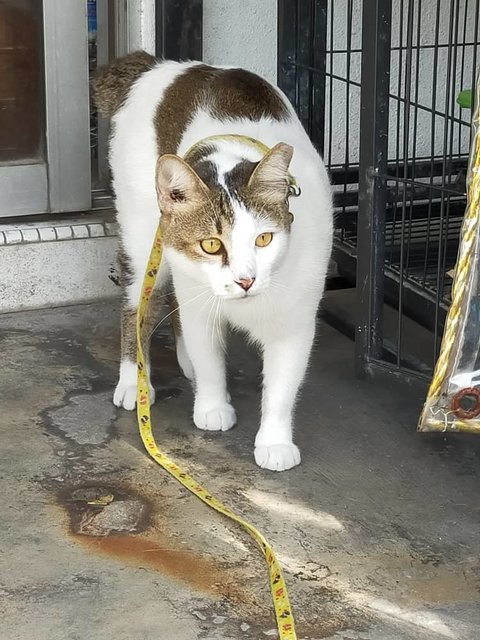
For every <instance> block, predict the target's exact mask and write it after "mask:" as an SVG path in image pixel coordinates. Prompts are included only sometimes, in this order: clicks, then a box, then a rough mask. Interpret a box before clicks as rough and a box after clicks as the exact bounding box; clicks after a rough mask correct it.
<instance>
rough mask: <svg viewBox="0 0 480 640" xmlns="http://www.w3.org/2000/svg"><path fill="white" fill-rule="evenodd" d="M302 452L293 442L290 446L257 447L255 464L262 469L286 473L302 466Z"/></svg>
mask: <svg viewBox="0 0 480 640" xmlns="http://www.w3.org/2000/svg"><path fill="white" fill-rule="evenodd" d="M300 461H301V457H300V451H299V449H298V447H297V446H296V445H294V444H293V442H291V443H289V444H271V445H263V444H262V445H257V446H256V447H255V462H256V463H257V464H258V466H259V467H262V469H269V470H270V471H286V470H287V469H291V468H292V467H296V466H297V464H300Z"/></svg>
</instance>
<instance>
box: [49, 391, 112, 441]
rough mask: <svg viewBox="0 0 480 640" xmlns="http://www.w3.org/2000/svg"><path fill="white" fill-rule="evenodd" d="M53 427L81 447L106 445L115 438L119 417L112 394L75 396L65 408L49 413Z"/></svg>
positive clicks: (50, 410)
mask: <svg viewBox="0 0 480 640" xmlns="http://www.w3.org/2000/svg"><path fill="white" fill-rule="evenodd" d="M46 417H47V419H48V421H49V423H50V425H51V426H52V427H54V428H55V429H57V430H58V431H60V432H61V433H62V434H63V435H64V436H65V437H67V438H69V439H70V440H73V441H74V442H76V443H77V444H79V445H99V444H104V443H105V442H107V441H108V439H109V438H110V437H111V435H112V427H113V422H114V420H115V417H116V411H115V407H114V406H113V404H112V402H111V392H110V391H106V392H103V393H88V394H82V395H72V396H70V397H69V398H68V400H67V403H66V404H65V405H64V406H62V407H57V408H55V409H49V410H48V411H47V412H46Z"/></svg>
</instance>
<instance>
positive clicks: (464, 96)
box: [457, 89, 473, 109]
mask: <svg viewBox="0 0 480 640" xmlns="http://www.w3.org/2000/svg"><path fill="white" fill-rule="evenodd" d="M472 98H473V96H472V90H471V89H465V90H464V91H460V93H459V94H458V96H457V103H458V104H459V105H460V106H461V107H462V109H472V108H473V99H472Z"/></svg>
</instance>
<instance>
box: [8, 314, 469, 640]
mask: <svg viewBox="0 0 480 640" xmlns="http://www.w3.org/2000/svg"><path fill="white" fill-rule="evenodd" d="M117 318H118V305H117V304H114V303H111V302H109V303H102V304H95V305H87V306H78V307H71V308H63V309H53V310H44V311H35V312H25V313H16V314H11V315H4V316H1V317H0V330H1V334H0V335H1V344H2V346H1V357H2V362H1V370H0V394H1V430H0V479H1V480H0V481H1V487H0V489H1V492H0V505H1V513H2V516H1V520H0V547H1V549H2V554H1V558H0V563H1V566H0V618H1V623H0V626H1V629H2V630H1V638H2V640H20V639H21V640H29V639H34V640H47V639H48V640H56V639H62V640H112V639H114V638H115V640H123V639H125V640H127V639H128V640H131V639H135V640H154V639H155V640H158V639H168V640H170V639H172V640H197V639H198V640H200V639H202V638H203V639H208V640H237V639H245V640H261V639H262V638H269V637H276V635H275V624H274V621H273V617H272V612H271V609H270V600H269V595H268V590H267V579H266V571H265V568H264V566H263V564H262V559H261V557H260V555H259V553H258V550H257V549H256V548H255V547H254V546H253V544H252V543H251V542H250V541H249V540H248V539H246V537H245V535H244V534H243V533H242V532H241V531H239V530H238V529H237V528H236V527H235V526H233V525H231V524H230V523H228V522H226V521H225V520H223V519H222V518H221V517H219V516H217V515H216V514H214V513H212V512H210V511H209V510H208V509H207V508H206V507H205V506H204V505H202V504H201V503H200V502H198V501H196V499H195V498H194V497H193V496H190V495H188V494H187V493H186V492H185V490H183V489H182V488H180V487H179V486H177V484H176V483H175V482H174V481H173V480H172V479H170V478H169V477H167V476H166V474H165V473H164V472H162V470H161V469H160V468H158V467H157V466H156V465H155V464H154V463H153V462H151V461H149V459H148V458H147V457H146V456H145V454H144V452H143V450H142V446H141V443H140V441H139V438H138V435H137V431H136V425H135V418H134V415H133V414H130V413H126V412H123V411H119V410H116V409H115V408H114V407H113V405H112V404H111V401H110V399H111V394H112V389H113V386H114V384H115V378H116V369H117V356H118V354H117V350H118V342H119V336H118V322H117ZM154 350H155V361H156V369H155V372H154V382H155V386H156V388H157V390H158V392H157V397H158V403H157V405H156V406H155V410H154V423H155V425H156V433H157V437H158V441H159V442H160V443H161V445H162V446H163V448H164V449H165V450H167V451H168V452H170V454H171V455H172V456H173V457H174V458H175V459H177V460H178V461H179V462H180V463H181V464H182V465H184V466H185V467H186V468H188V469H189V470H190V471H191V472H192V473H193V475H194V476H195V477H197V478H198V479H199V480H200V481H202V482H204V483H205V484H207V486H208V487H209V488H210V490H211V491H212V492H214V493H215V494H217V495H218V496H219V497H220V498H222V499H223V500H225V501H226V502H227V503H228V504H229V505H231V506H232V507H233V508H235V509H236V510H237V511H238V512H239V513H241V514H243V515H244V516H245V517H247V518H248V519H250V520H251V521H252V522H254V523H255V524H256V525H257V526H258V527H259V528H260V529H261V530H262V531H263V532H264V534H265V535H266V536H267V537H268V538H269V539H270V540H271V542H272V543H273V545H274V547H275V549H276V550H277V552H278V555H279V558H280V559H281V561H282V563H283V565H284V567H285V572H286V578H287V583H288V586H289V589H290V596H291V600H292V602H293V606H294V610H295V613H296V619H297V626H298V637H299V638H304V639H307V638H308V639H315V638H316V639H318V638H335V639H338V640H340V639H343V640H355V639H358V640H359V639H363V640H413V639H416V640H417V639H425V640H427V639H440V640H442V639H452V640H473V639H475V640H476V639H477V638H478V635H479V628H480V606H479V600H480V561H479V551H480V548H479V547H480V526H479V524H480V518H479V500H478V495H479V480H480V470H479V458H480V439H475V438H474V437H466V436H457V437H453V436H448V437H446V436H444V435H432V436H429V435H419V434H417V433H416V432H415V425H416V420H417V415H418V411H419V409H420V406H421V403H422V400H423V393H424V389H423V388H422V387H418V388H416V387H411V386H407V385H405V384H402V383H399V382H398V381H395V380H389V379H388V378H386V379H385V380H384V381H376V382H375V383H372V382H361V381H358V380H356V379H355V378H354V376H353V373H352V344H351V343H350V342H349V341H348V339H346V338H344V337H343V336H341V335H340V334H339V333H337V332H336V331H335V330H334V329H332V328H330V327H329V326H327V325H324V324H322V323H320V325H319V331H318V338H317V342H316V347H315V353H314V356H313V359H312V366H311V369H310V372H309V375H308V380H307V383H306V386H305V388H304V391H303V394H302V399H301V402H300V406H299V409H298V414H297V423H298V428H297V442H298V444H299V445H300V446H301V448H302V451H303V463H302V465H301V466H300V467H299V468H296V469H294V470H292V471H289V472H286V473H283V474H274V473H271V472H265V471H263V470H261V469H259V468H257V467H256V466H255V464H254V461H253V458H252V442H253V438H254V433H255V428H256V424H257V421H258V405H259V362H258V359H257V357H256V356H255V354H254V353H253V352H252V351H250V350H248V349H247V348H246V347H244V346H243V344H242V343H241V342H239V341H236V342H235V343H234V345H233V355H232V358H231V391H232V396H233V398H234V401H235V404H236V407H237V409H238V415H239V424H238V426H237V427H236V428H235V429H234V430H232V431H230V432H228V433H222V434H212V433H210V434H208V433H202V432H200V431H198V430H196V429H195V428H194V427H193V425H192V423H191V419H190V412H191V402H192V395H191V391H190V388H189V385H188V383H187V382H186V381H185V380H183V379H182V378H181V377H180V376H179V373H178V370H177V366H176V363H175V357H174V353H173V351H172V345H171V343H170V338H169V337H168V334H167V333H163V334H161V335H158V336H157V337H156V338H155V349H154ZM106 496H107V498H105V497H106ZM108 496H110V497H109V498H108ZM98 498H100V502H101V501H102V499H103V500H104V502H108V500H110V501H111V502H110V504H108V505H106V506H104V505H102V504H101V503H100V504H93V505H89V504H88V503H89V502H94V503H95V500H97V499H98ZM112 500H113V501H112ZM112 527H113V531H111V528H112ZM115 527H117V531H115ZM118 530H120V532H118ZM79 531H80V533H79ZM92 532H93V533H97V534H98V533H102V534H108V535H102V536H99V535H83V534H85V533H90V534H91V533H92Z"/></svg>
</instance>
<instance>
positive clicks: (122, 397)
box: [113, 380, 155, 411]
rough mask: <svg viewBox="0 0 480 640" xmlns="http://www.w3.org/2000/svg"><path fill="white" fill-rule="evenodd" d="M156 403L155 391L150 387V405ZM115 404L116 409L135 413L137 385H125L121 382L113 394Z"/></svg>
mask: <svg viewBox="0 0 480 640" xmlns="http://www.w3.org/2000/svg"><path fill="white" fill-rule="evenodd" d="M154 402H155V389H154V388H153V387H152V385H150V404H153V403H154ZM113 404H114V405H115V406H116V407H123V408H124V409H126V410H127V411H133V410H134V409H135V405H136V404H137V385H136V384H125V383H124V382H122V381H121V380H120V381H119V382H118V384H117V387H116V389H115V393H114V394H113Z"/></svg>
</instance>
